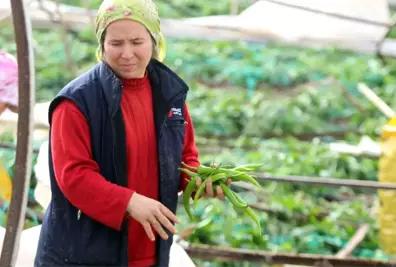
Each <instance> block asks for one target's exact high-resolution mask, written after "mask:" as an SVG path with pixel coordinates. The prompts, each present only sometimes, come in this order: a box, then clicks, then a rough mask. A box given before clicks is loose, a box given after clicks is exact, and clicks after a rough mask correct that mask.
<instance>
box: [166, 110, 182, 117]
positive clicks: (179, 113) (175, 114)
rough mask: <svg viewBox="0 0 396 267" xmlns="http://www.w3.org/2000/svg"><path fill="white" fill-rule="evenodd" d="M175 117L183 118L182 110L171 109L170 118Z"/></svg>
mask: <svg viewBox="0 0 396 267" xmlns="http://www.w3.org/2000/svg"><path fill="white" fill-rule="evenodd" d="M173 116H176V117H177V116H182V111H181V108H171V110H170V111H169V114H168V118H172V117H173Z"/></svg>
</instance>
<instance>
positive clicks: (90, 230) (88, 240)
mask: <svg viewBox="0 0 396 267" xmlns="http://www.w3.org/2000/svg"><path fill="white" fill-rule="evenodd" d="M73 219H74V220H75V221H76V228H75V229H77V231H76V232H74V233H72V234H71V236H72V238H71V244H70V249H69V253H68V255H67V257H66V258H65V262H67V263H68V264H79V265H86V266H104V265H111V266H113V265H116V264H117V263H118V261H119V255H120V252H121V249H122V248H121V244H122V242H121V241H122V240H121V238H122V234H121V232H118V231H116V230H113V229H111V228H109V227H106V226H104V225H102V224H100V223H98V222H96V221H94V220H92V219H90V218H89V217H87V216H86V215H84V214H81V216H80V218H79V220H77V218H73Z"/></svg>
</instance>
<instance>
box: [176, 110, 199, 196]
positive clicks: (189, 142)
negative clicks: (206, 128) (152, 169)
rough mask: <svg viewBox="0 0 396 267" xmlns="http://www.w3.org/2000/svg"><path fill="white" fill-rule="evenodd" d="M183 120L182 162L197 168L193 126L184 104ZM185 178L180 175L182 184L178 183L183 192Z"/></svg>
mask: <svg viewBox="0 0 396 267" xmlns="http://www.w3.org/2000/svg"><path fill="white" fill-rule="evenodd" d="M184 120H185V121H186V122H187V125H186V132H185V135H184V148H183V154H182V161H183V162H184V163H186V164H187V165H190V166H193V167H198V166H199V164H200V162H199V158H198V148H197V146H196V144H195V138H194V126H193V123H192V119H191V116H190V113H189V111H188V107H187V104H184ZM187 178H189V176H188V175H186V174H184V173H182V174H181V179H182V182H181V183H180V190H181V191H184V189H185V188H186V186H187V184H188V181H187Z"/></svg>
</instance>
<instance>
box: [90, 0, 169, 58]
mask: <svg viewBox="0 0 396 267" xmlns="http://www.w3.org/2000/svg"><path fill="white" fill-rule="evenodd" d="M121 19H131V20H134V21H137V22H140V23H141V24H143V25H144V26H145V27H146V29H147V30H148V31H149V33H150V34H151V36H152V37H153V39H154V41H155V44H154V46H155V47H154V49H155V52H156V53H155V54H154V58H155V59H157V60H159V61H163V60H164V58H165V49H166V47H165V39H164V37H163V35H162V33H161V26H160V18H159V15H158V10H157V6H156V5H155V3H154V2H153V1H152V0H104V1H103V2H102V4H101V5H100V7H99V10H98V13H97V15H96V29H95V31H96V38H97V40H98V42H99V47H98V49H97V51H96V56H97V58H98V60H101V58H102V47H101V45H102V44H101V41H102V35H103V33H104V31H105V30H106V28H107V26H109V24H110V23H112V22H114V21H116V20H121Z"/></svg>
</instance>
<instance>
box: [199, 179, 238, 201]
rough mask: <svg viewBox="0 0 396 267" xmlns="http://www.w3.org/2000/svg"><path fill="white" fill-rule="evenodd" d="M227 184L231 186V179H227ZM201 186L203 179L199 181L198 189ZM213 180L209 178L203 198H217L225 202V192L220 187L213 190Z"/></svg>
mask: <svg viewBox="0 0 396 267" xmlns="http://www.w3.org/2000/svg"><path fill="white" fill-rule="evenodd" d="M226 184H227V185H228V186H229V185H230V184H231V179H227V181H226ZM200 185H201V179H200V178H198V179H197V188H198V187H199V186H200ZM213 189H214V188H213V184H212V180H211V179H210V178H209V179H207V180H206V186H205V192H204V193H202V195H201V197H217V198H218V199H220V200H224V192H223V190H222V189H221V187H220V186H219V185H217V186H216V188H215V190H213Z"/></svg>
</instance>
